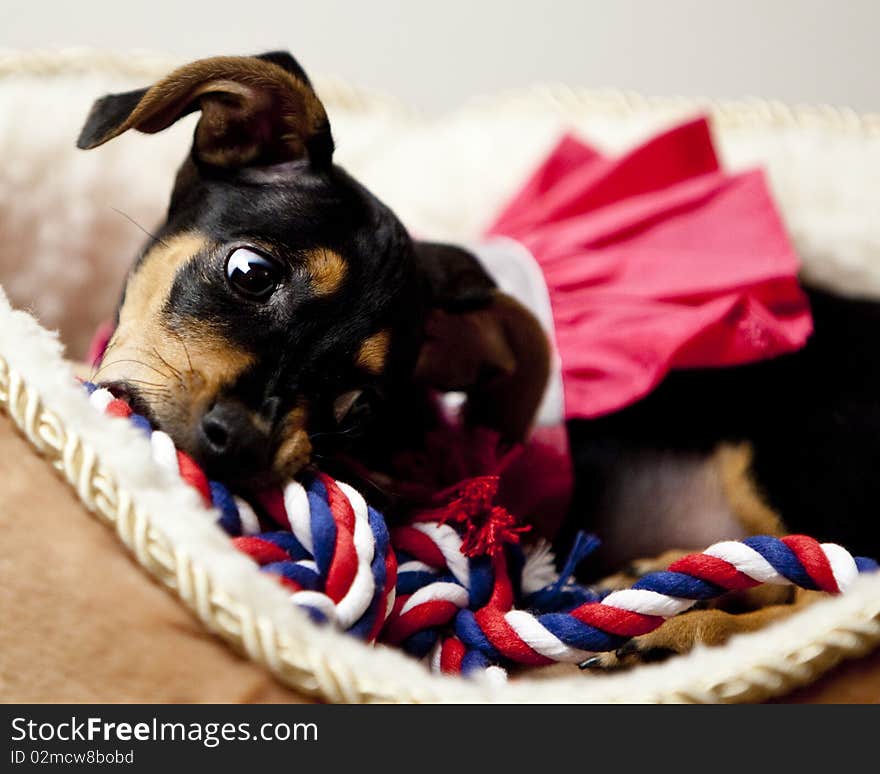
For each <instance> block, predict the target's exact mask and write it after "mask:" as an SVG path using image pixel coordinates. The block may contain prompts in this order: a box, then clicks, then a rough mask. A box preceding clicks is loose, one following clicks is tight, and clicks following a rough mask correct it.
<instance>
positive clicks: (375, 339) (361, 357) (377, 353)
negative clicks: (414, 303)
mask: <svg viewBox="0 0 880 774" xmlns="http://www.w3.org/2000/svg"><path fill="white" fill-rule="evenodd" d="M390 345H391V331H389V330H387V329H386V330H383V331H379V332H378V333H374V334H373V335H372V336H369V337H368V338H366V339H364V343H363V344H361V346H360V349H358V353H357V356H356V357H355V361H354V362H355V365H357V366H358V367H359V368H363V369H364V370H365V371H367V372H369V373H371V374H380V373H382V370H383V369H384V368H385V360H386V359H387V358H388V349H389V347H390Z"/></svg>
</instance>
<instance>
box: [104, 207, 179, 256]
mask: <svg viewBox="0 0 880 774" xmlns="http://www.w3.org/2000/svg"><path fill="white" fill-rule="evenodd" d="M110 209H111V210H113V211H114V212H118V213H119V214H120V215H122V217H123V218H125V219H126V220H127V221H129V222H131V223H133V224H134V225H135V226H137V227H138V228H139V229H140V230H141V231H143V232H144V233H145V234H146V235H147V236H148V237H150V238H151V239H153V241H155V242H158V243H159V244H160V245H162V247H168V245H167V243H166V242H165V241H163V240H162V239H159V237H157V236H156V235H155V234H153V233H152V232H150V231H147V229H145V228H144V227H143V226H142V225H141V224H140V223H138V222H137V221H136V220H135V219H134V218H133V217H131V215H128V214H126V213H124V212H123V211H122V210H120V209H118V208H117V207H113V206H112V205H111V206H110Z"/></svg>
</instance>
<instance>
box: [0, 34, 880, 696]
mask: <svg viewBox="0 0 880 774" xmlns="http://www.w3.org/2000/svg"><path fill="white" fill-rule="evenodd" d="M173 63H174V60H173V59H171V58H168V57H164V56H161V55H154V54H135V55H126V56H125V57H122V56H117V55H112V54H106V53H103V52H91V51H69V52H59V53H45V52H22V53H9V52H0V76H3V75H7V74H10V73H13V72H18V73H21V72H27V73H31V74H36V75H40V74H45V75H51V74H56V73H70V72H71V71H101V72H106V71H113V72H115V73H117V74H119V75H131V76H145V75H147V76H152V75H156V74H158V73H161V72H164V71H166V70H167V69H168V67H169V66H170V65H173ZM320 90H321V92H322V95H323V96H324V97H325V98H326V99H328V101H330V102H335V103H336V104H345V105H346V106H348V107H350V108H356V107H360V106H362V107H363V108H364V109H367V108H369V109H374V108H376V107H382V108H387V109H396V110H402V109H403V108H401V107H400V106H398V105H396V103H395V102H394V101H393V100H388V99H385V98H383V97H378V96H374V95H364V94H362V93H361V92H358V91H357V90H354V89H352V88H350V87H347V86H345V85H344V84H340V83H338V82H326V81H322V82H321V86H320ZM497 100H499V101H501V102H505V103H511V104H515V103H516V102H521V103H522V104H523V106H528V107H529V109H535V106H536V105H538V106H539V107H541V108H542V109H543V108H544V107H547V108H548V109H554V110H559V111H566V110H569V109H570V110H575V109H577V110H585V109H589V110H595V111H599V112H602V111H606V112H608V111H613V112H627V111H630V110H636V109H639V110H644V109H646V108H651V109H657V110H661V111H666V110H668V109H674V108H680V107H682V106H686V105H691V106H696V105H697V104H699V105H702V106H706V105H707V104H708V105H709V106H710V108H711V109H712V110H713V111H714V112H715V114H716V116H717V119H718V120H719V121H720V122H721V123H730V122H733V123H735V124H742V123H753V124H758V125H763V126H767V125H769V124H776V125H778V124H779V123H785V124H789V123H791V124H804V123H816V122H819V123H821V124H822V125H823V126H826V127H828V128H832V129H834V130H839V131H845V132H854V133H857V134H864V135H867V136H872V137H874V136H877V135H878V134H880V116H876V115H874V116H859V115H857V114H856V113H854V112H853V111H846V110H844V111H841V110H835V109H831V108H797V109H792V108H787V107H785V106H780V105H777V104H775V103H760V102H748V103H722V104H718V105H716V104H715V103H711V102H707V101H703V100H691V101H685V100H649V99H646V98H642V97H636V96H632V95H621V94H610V93H597V92H583V93H580V92H575V91H572V90H569V89H564V88H561V87H560V88H555V87H553V88H548V89H543V90H535V91H528V92H521V93H518V94H514V95H511V96H508V97H499V98H497ZM0 407H2V408H3V409H4V410H5V411H7V412H8V413H9V415H10V417H11V418H12V419H13V421H14V422H15V423H16V425H17V426H18V427H19V428H20V429H21V430H22V432H23V433H24V435H25V436H26V437H27V438H28V440H29V441H30V442H31V443H32V444H33V445H34V447H35V448H36V449H37V450H39V451H40V452H41V453H42V454H43V455H44V456H45V457H46V458H47V459H48V460H49V462H50V463H51V464H52V465H53V466H54V467H55V468H56V469H57V470H58V471H59V473H60V474H61V475H62V476H63V477H64V478H65V479H66V480H67V481H68V482H69V483H70V485H71V486H72V487H73V488H74V490H75V491H76V493H77V495H78V496H79V498H80V499H81V500H82V502H83V503H84V504H85V505H86V507H88V508H89V510H91V511H92V512H93V513H94V514H95V515H96V516H98V518H99V519H101V520H102V521H104V522H105V523H107V524H108V525H109V526H111V527H112V528H114V529H115V531H116V533H117V535H118V537H119V539H120V540H121V541H122V542H123V544H124V545H125V546H126V547H127V548H128V549H129V550H130V551H131V553H132V554H133V555H134V557H135V558H136V559H137V561H138V562H139V563H140V564H141V565H142V566H143V567H144V568H145V569H146V570H147V571H148V572H150V573H151V574H152V575H153V576H154V577H155V578H156V579H157V580H159V581H161V582H162V583H163V584H164V585H165V586H167V587H168V588H169V589H171V590H172V592H173V593H175V594H176V595H177V596H178V597H179V598H180V599H181V600H182V601H183V602H184V603H185V604H186V605H187V606H188V607H189V608H190V609H191V610H192V612H193V613H194V614H195V615H196V616H197V617H198V618H199V619H200V620H201V621H202V622H203V623H204V624H205V625H206V626H207V627H208V628H209V629H210V630H211V631H213V632H214V633H216V634H217V635H219V636H220V637H222V638H223V639H224V640H225V641H227V642H228V643H229V644H231V645H232V646H233V647H234V648H236V649H237V650H238V651H240V652H243V653H245V654H246V655H247V656H248V657H250V658H251V659H253V660H254V661H256V662H258V663H260V664H263V665H264V666H265V667H266V668H267V669H269V670H270V671H271V672H272V673H273V674H274V675H275V676H276V677H277V678H278V679H279V680H280V681H281V682H283V683H285V684H286V685H289V686H290V687H292V688H294V689H296V690H298V691H303V692H306V693H308V694H311V695H314V696H318V697H320V698H323V699H325V700H329V701H346V702H369V701H380V702H415V701H421V702H436V701H459V702H480V701H505V702H555V701H566V702H706V703H708V702H745V701H758V700H761V699H765V698H768V697H771V696H778V695H781V694H784V693H787V692H788V691H790V690H792V689H793V688H795V687H797V686H800V685H804V684H807V683H809V682H811V681H813V680H815V679H816V678H817V677H818V676H819V675H821V674H822V673H823V672H825V671H826V670H828V669H830V668H831V667H832V666H834V665H835V664H837V663H838V662H839V661H841V660H842V659H845V658H853V657H857V656H860V655H863V654H865V653H867V652H869V651H870V650H871V649H872V648H874V647H875V646H877V645H880V577H866V578H862V579H860V580H859V582H858V583H857V584H856V585H855V586H854V587H853V589H852V591H851V592H849V593H848V594H847V595H846V596H844V597H840V598H836V599H828V600H823V601H821V602H818V603H817V604H815V605H813V606H812V607H810V608H809V609H807V610H805V611H803V612H800V613H798V614H797V615H794V616H792V617H791V618H789V619H787V620H785V621H783V622H780V623H778V624H776V625H774V626H772V627H768V628H767V629H765V630H763V631H760V632H756V633H752V634H748V635H743V636H741V637H738V638H736V639H735V640H734V641H732V642H731V643H729V644H728V645H725V646H722V647H719V648H711V649H708V648H704V649H700V650H698V651H696V652H694V653H692V654H690V655H689V656H687V657H686V658H679V659H674V660H672V661H670V662H667V663H666V664H660V665H654V666H643V667H640V668H638V669H636V670H633V671H630V672H627V673H620V674H613V675H593V674H591V675H581V674H573V675H572V676H569V677H558V676H557V677H538V678H536V679H533V678H520V679H516V680H513V681H511V682H510V683H509V684H507V685H503V686H498V685H495V684H492V683H490V682H488V681H483V680H463V679H460V678H450V677H440V676H435V675H431V674H429V673H428V672H427V671H426V670H425V669H424V668H423V667H422V666H421V665H419V664H417V663H416V662H415V661H413V660H412V659H410V658H408V657H406V656H404V655H403V654H401V653H399V652H396V651H393V650H391V649H388V648H384V647H369V646H366V645H364V644H363V643H361V642H359V641H357V640H355V639H353V638H351V637H348V636H346V635H343V634H339V633H336V632H333V631H330V630H329V629H327V628H322V627H318V626H315V625H314V624H312V623H311V622H310V621H309V620H308V618H307V617H306V616H305V615H303V614H302V613H301V612H300V611H298V610H297V609H295V608H294V606H292V605H291V604H290V603H289V601H288V600H287V596H286V594H285V593H284V591H283V590H282V589H281V588H280V587H279V586H278V585H277V584H275V583H274V582H272V581H271V579H269V578H267V577H265V576H264V575H262V574H261V573H259V572H257V571H255V569H254V568H253V565H252V564H251V563H250V561H249V560H248V559H246V558H245V557H244V556H242V555H241V554H239V553H238V552H237V551H235V549H233V548H232V546H231V544H230V543H229V541H228V540H227V539H226V537H225V536H224V535H223V534H222V533H221V532H220V530H219V529H218V528H216V527H215V526H214V524H213V516H212V515H211V513H210V512H209V511H206V510H205V509H204V508H203V507H202V506H201V505H200V503H199V501H198V499H197V497H196V495H195V494H194V493H193V492H192V491H190V490H189V489H188V488H187V487H186V486H185V485H184V484H182V483H181V482H180V481H174V480H170V479H168V478H167V477H166V474H165V473H164V472H163V471H162V470H161V469H159V468H158V467H157V466H156V465H155V464H154V463H153V461H152V457H151V455H150V450H149V443H148V442H147V441H146V440H145V439H144V438H143V437H142V436H141V435H140V434H139V433H137V431H136V430H134V429H133V428H132V427H130V426H129V425H128V423H126V422H124V421H122V420H113V419H109V418H106V417H103V416H100V415H98V414H96V412H94V410H93V409H92V408H91V406H90V405H89V403H88V401H87V400H86V397H85V395H84V394H83V392H82V390H80V389H79V388H78V387H77V386H76V385H75V383H74V381H73V379H72V373H71V370H70V367H69V365H68V364H67V363H66V362H65V361H64V359H63V355H62V348H61V345H60V344H59V342H58V340H57V337H55V336H54V335H53V334H51V333H50V332H48V331H46V330H44V329H43V328H41V327H40V326H39V324H38V323H37V322H36V320H34V319H33V318H32V317H31V316H30V315H28V314H26V313H24V312H17V311H13V310H12V309H11V308H10V306H9V304H8V302H7V301H6V298H5V296H4V295H3V293H2V290H0Z"/></svg>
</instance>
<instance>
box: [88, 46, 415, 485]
mask: <svg viewBox="0 0 880 774" xmlns="http://www.w3.org/2000/svg"><path fill="white" fill-rule="evenodd" d="M193 111H200V112H201V116H200V118H199V121H198V124H197V126H196V129H195V136H194V141H193V146H192V150H191V153H190V155H189V157H188V158H187V160H186V161H185V162H184V164H183V166H182V167H181V169H180V171H179V172H178V175H177V179H176V182H175V185H174V190H173V193H172V196H171V202H170V206H169V209H168V213H167V218H166V220H165V222H164V223H163V224H162V225H161V227H160V228H159V229H158V231H157V232H156V234H155V238H154V239H152V240H151V241H150V242H149V243H148V244H147V245H146V247H145V248H144V250H143V252H142V254H141V255H140V257H139V258H138V260H137V262H136V263H135V265H134V267H133V269H132V271H131V273H130V276H129V278H128V280H127V283H126V287H125V291H124V295H123V299H122V302H121V305H120V308H119V313H118V326H117V328H116V332H115V334H114V336H113V338H112V339H111V342H110V344H109V346H108V349H107V351H106V354H105V357H104V361H103V363H102V366H101V369H100V371H99V372H98V374H97V377H96V378H97V379H98V380H99V381H100V382H102V383H105V384H109V385H110V386H111V388H112V389H114V390H115V391H117V392H118V393H122V394H125V396H126V397H128V398H129V399H130V400H131V402H132V404H133V405H134V407H135V409H136V410H138V411H140V412H142V413H144V414H146V415H147V416H148V417H149V418H151V419H152V420H153V421H154V422H155V423H156V424H157V425H158V426H160V427H161V428H162V429H163V430H165V431H166V432H168V433H169V434H170V435H171V436H172V438H173V439H174V440H175V442H176V443H177V445H178V446H179V447H180V448H182V449H184V450H185V451H187V452H189V453H190V454H191V455H192V456H194V457H195V458H196V459H197V460H198V461H199V462H200V463H201V464H202V465H203V466H204V467H205V468H206V470H207V471H208V473H209V474H210V475H212V476H217V477H223V478H225V479H227V480H230V481H233V482H248V481H249V482H254V480H255V479H254V477H255V476H257V475H258V474H263V473H266V472H268V473H270V474H272V475H274V476H279V477H283V476H289V475H292V474H294V473H296V471H297V470H298V469H299V468H300V467H302V466H303V465H304V464H305V463H306V462H308V461H309V458H310V456H311V453H312V448H311V443H312V438H313V437H314V438H317V437H318V436H319V434H327V433H331V434H332V433H333V432H336V430H334V428H335V427H336V424H335V423H336V421H337V420H338V419H339V418H340V417H341V416H342V415H343V414H345V413H346V412H348V411H349V410H350V409H351V407H352V405H353V404H354V403H355V402H356V400H357V399H358V396H359V395H362V394H364V393H365V392H366V393H367V394H369V393H371V392H381V391H382V389H383V385H384V384H385V383H387V382H388V381H389V380H391V379H393V378H394V374H395V372H397V371H399V370H406V369H408V368H411V366H412V363H413V362H414V361H415V357H416V352H415V347H416V345H417V337H418V331H419V330H420V327H421V324H420V315H421V307H420V304H419V301H418V296H419V289H418V288H419V281H418V272H417V268H416V261H415V257H414V250H413V245H412V242H411V241H410V239H409V237H408V235H407V233H406V231H405V230H404V228H403V227H402V225H401V224H400V222H399V221H398V220H397V219H396V218H395V217H394V215H393V214H392V213H391V212H390V211H389V210H388V209H387V208H386V207H385V206H384V205H382V204H381V203H380V202H379V201H378V200H377V199H376V198H375V197H373V196H372V195H370V194H369V193H368V192H367V191H366V190H365V189H364V188H363V187H362V186H361V185H359V184H358V183H357V182H356V181H354V180H353V179H352V178H351V177H350V176H349V175H347V174H346V173H345V172H344V171H343V170H342V169H340V168H339V167H337V166H335V165H334V163H333V159H332V156H333V139H332V136H331V132H330V125H329V123H328V120H327V116H326V114H325V112H324V108H323V106H322V104H321V102H320V100H319V99H318V97H317V96H316V94H315V92H314V90H313V89H312V86H311V84H310V82H309V80H308V78H307V77H306V75H305V73H304V72H303V71H302V69H301V68H300V67H299V65H298V64H297V63H296V62H295V61H294V60H293V59H292V58H291V57H290V56H289V55H287V54H266V55H263V56H259V57H216V58H212V59H206V60H202V61H199V62H195V63H193V64H190V65H187V66H185V67H182V68H180V69H178V70H177V71H175V72H173V73H172V74H171V75H169V76H168V77H166V78H164V79H163V80H161V81H160V82H158V83H156V84H155V85H153V86H151V87H149V88H146V89H140V90H137V91H133V92H128V93H125V94H115V95H109V96H106V97H104V98H102V99H100V100H98V101H97V102H96V103H95V105H94V107H93V108H92V112H91V113H90V115H89V117H88V119H87V122H86V125H85V127H84V129H83V131H82V134H81V136H80V138H79V142H78V145H79V147H81V148H93V147H96V146H98V145H101V144H103V143H105V142H107V141H108V140H110V139H112V138H114V137H116V136H117V135H119V134H121V133H122V132H124V131H126V130H128V129H137V130H139V131H142V132H147V133H153V132H158V131H160V130H162V129H164V128H166V127H167V126H169V125H171V124H172V123H174V122H175V121H176V120H177V119H178V118H180V117H181V116H183V115H186V114H188V113H191V112H193ZM145 163H149V162H148V161H145ZM133 184H136V181H135V182H133Z"/></svg>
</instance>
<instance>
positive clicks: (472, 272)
mask: <svg viewBox="0 0 880 774" xmlns="http://www.w3.org/2000/svg"><path fill="white" fill-rule="evenodd" d="M416 256H417V260H418V263H419V267H420V271H421V274H422V277H423V279H424V280H425V282H426V283H427V285H428V296H429V299H430V305H431V307H430V309H429V311H428V314H427V317H426V322H425V330H424V343H423V344H422V348H421V350H420V352H419V357H418V360H417V364H416V369H415V378H416V381H417V382H419V383H421V384H424V385H426V386H429V387H432V388H434V389H437V390H440V391H442V392H450V391H463V392H465V393H466V395H467V400H466V402H465V406H464V417H465V420H466V421H467V422H468V423H470V424H473V425H480V426H485V427H490V428H492V429H494V430H497V431H498V433H499V434H500V435H501V438H502V440H504V441H506V442H508V443H515V442H518V441H521V440H523V439H524V438H525V437H526V435H527V434H528V431H529V428H530V427H531V425H532V422H533V421H534V418H535V414H536V413H537V410H538V407H539V406H540V403H541V398H542V397H543V395H544V390H545V388H546V386H547V381H548V378H549V375H550V344H549V342H548V340H547V336H546V334H545V332H544V330H543V328H542V327H541V324H540V323H539V322H538V320H537V319H536V318H535V316H534V315H533V314H532V313H531V312H530V311H529V310H528V309H526V308H525V307H524V306H523V305H522V304H520V303H519V302H518V301H516V300H515V299H513V298H512V297H510V296H508V295H506V294H504V293H502V292H501V291H499V290H498V289H497V288H496V287H495V284H494V282H493V281H492V279H491V278H490V277H489V276H488V274H487V273H486V271H485V270H484V269H483V268H482V266H480V264H479V262H478V261H477V260H476V258H474V257H473V256H472V255H471V254H470V253H468V252H466V251H465V250H462V249H460V248H457V247H453V246H451V245H438V244H432V243H424V242H422V243H416Z"/></svg>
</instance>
